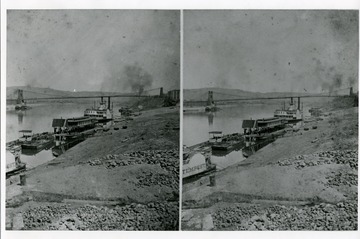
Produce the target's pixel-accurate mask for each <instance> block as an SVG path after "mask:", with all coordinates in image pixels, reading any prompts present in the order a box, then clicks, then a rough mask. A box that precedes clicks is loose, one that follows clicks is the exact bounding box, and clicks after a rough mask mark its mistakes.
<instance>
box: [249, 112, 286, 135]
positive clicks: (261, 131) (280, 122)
mask: <svg viewBox="0 0 360 239" xmlns="http://www.w3.org/2000/svg"><path fill="white" fill-rule="evenodd" d="M287 122H288V121H287V120H285V119H280V118H276V117H272V118H263V119H257V120H253V119H250V120H243V123H242V128H243V130H244V138H245V140H246V141H258V140H264V139H267V138H273V137H275V136H278V135H279V134H281V133H282V131H281V130H283V129H284V128H285V126H286V124H287Z"/></svg>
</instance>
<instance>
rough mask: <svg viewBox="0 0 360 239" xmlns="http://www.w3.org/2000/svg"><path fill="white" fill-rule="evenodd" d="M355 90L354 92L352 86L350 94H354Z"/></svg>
mask: <svg viewBox="0 0 360 239" xmlns="http://www.w3.org/2000/svg"><path fill="white" fill-rule="evenodd" d="M353 94H354V92H353V88H352V87H350V96H353Z"/></svg>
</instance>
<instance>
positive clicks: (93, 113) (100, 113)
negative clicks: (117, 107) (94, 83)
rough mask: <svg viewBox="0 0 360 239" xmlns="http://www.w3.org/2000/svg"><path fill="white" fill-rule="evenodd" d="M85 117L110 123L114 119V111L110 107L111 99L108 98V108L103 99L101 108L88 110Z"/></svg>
mask: <svg viewBox="0 0 360 239" xmlns="http://www.w3.org/2000/svg"><path fill="white" fill-rule="evenodd" d="M84 116H85V117H90V118H93V119H96V120H97V121H99V122H101V121H109V120H112V119H113V110H112V107H110V97H109V98H108V106H107V107H106V101H104V100H103V98H101V101H100V106H99V107H97V108H96V107H95V106H94V107H92V108H88V109H86V110H85V111H84Z"/></svg>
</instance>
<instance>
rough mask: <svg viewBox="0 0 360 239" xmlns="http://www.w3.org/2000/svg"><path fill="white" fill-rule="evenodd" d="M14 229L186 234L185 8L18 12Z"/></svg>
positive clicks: (11, 100)
mask: <svg viewBox="0 0 360 239" xmlns="http://www.w3.org/2000/svg"><path fill="white" fill-rule="evenodd" d="M6 32H7V44H6V45H7V53H6V195H5V198H6V201H5V203H6V206H5V207H6V220H5V222H6V230H45V231H48V230H116V231H120V230H179V166H180V159H179V145H180V142H179V141H180V140H179V137H180V135H179V132H180V103H179V102H180V11H177V10H8V11H7V29H6Z"/></svg>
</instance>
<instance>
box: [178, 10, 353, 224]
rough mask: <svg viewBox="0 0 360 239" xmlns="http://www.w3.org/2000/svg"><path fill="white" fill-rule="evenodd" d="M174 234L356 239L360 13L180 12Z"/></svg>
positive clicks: (330, 11) (273, 11)
mask: <svg viewBox="0 0 360 239" xmlns="http://www.w3.org/2000/svg"><path fill="white" fill-rule="evenodd" d="M183 22H184V25H183V52H184V55H183V129H182V130H183V164H182V214H181V230H215V231H219V230H231V231H233V230H250V231H255V230H281V231H283V230H292V231H294V230H306V231H315V230H316V231H325V230H330V231H333V230H342V231H343V230H352V231H353V230H357V229H358V222H357V218H358V210H357V208H358V205H357V202H358V193H357V185H358V122H359V120H358V74H359V71H358V66H359V59H358V57H359V27H358V26H359V12H358V10H185V11H184V14H183Z"/></svg>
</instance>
